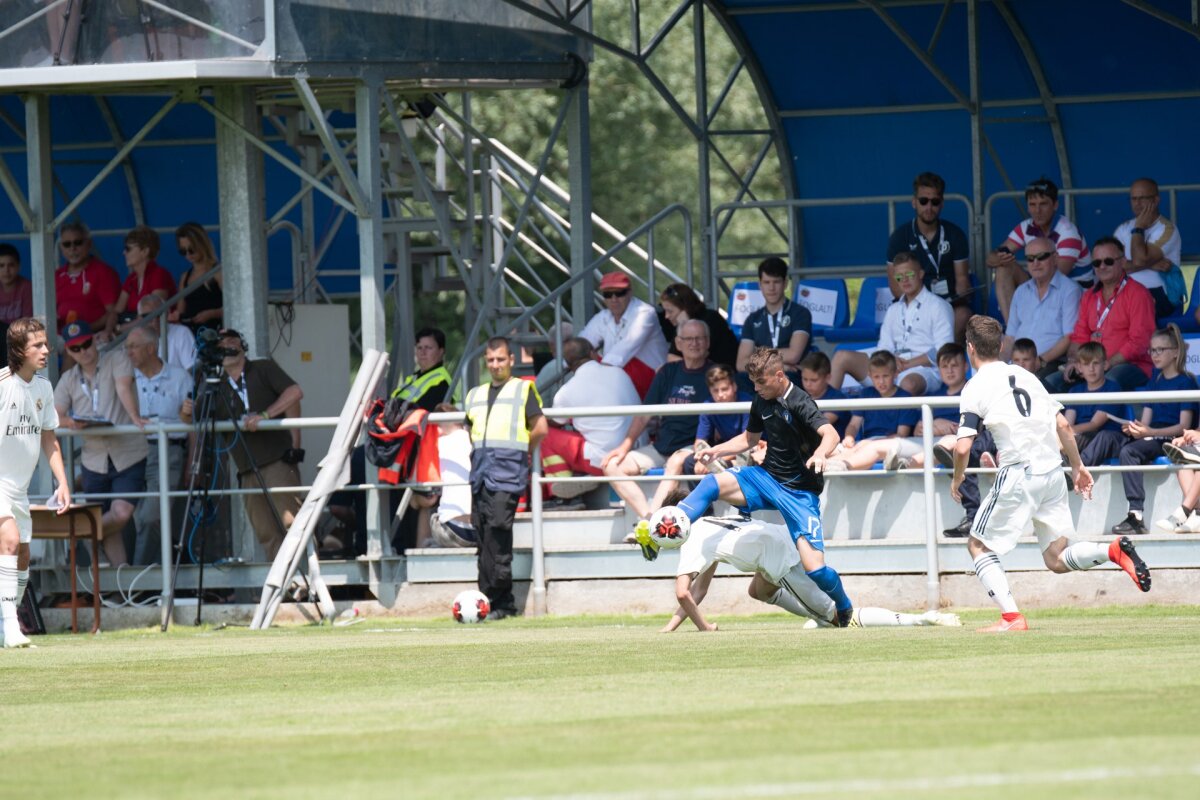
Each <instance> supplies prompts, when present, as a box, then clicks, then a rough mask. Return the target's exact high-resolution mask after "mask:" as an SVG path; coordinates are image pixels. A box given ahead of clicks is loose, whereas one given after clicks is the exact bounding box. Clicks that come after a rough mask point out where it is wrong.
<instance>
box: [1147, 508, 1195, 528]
mask: <svg viewBox="0 0 1200 800" xmlns="http://www.w3.org/2000/svg"><path fill="white" fill-rule="evenodd" d="M1192 516H1195V515H1192ZM1190 518H1191V517H1187V516H1184V514H1183V509H1182V508H1177V509H1175V510H1174V511H1172V512H1171V515H1170V516H1169V517H1167V518H1166V519H1156V520H1154V527H1156V528H1158V529H1160V530H1164V531H1167V532H1168V533H1189V532H1190V531H1188V530H1186V527H1185V526H1186V525H1187V524H1188V520H1189V519H1190Z"/></svg>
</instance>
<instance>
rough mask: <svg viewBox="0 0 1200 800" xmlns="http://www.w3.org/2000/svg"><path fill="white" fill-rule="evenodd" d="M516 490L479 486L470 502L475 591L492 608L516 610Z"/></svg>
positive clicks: (517, 496)
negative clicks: (476, 575)
mask: <svg viewBox="0 0 1200 800" xmlns="http://www.w3.org/2000/svg"><path fill="white" fill-rule="evenodd" d="M519 499H520V497H519V495H518V494H517V493H516V492H494V491H492V490H491V489H487V488H481V489H480V490H479V491H477V492H475V495H474V497H473V498H472V502H471V522H472V524H473V525H474V526H475V532H476V533H477V534H478V536H479V556H478V565H479V591H481V592H483V593H484V594H486V595H487V597H488V600H489V601H490V602H491V606H492V608H500V609H503V610H505V611H513V612H515V611H516V610H517V602H516V600H515V599H514V598H513V591H512V587H513V577H512V559H513V532H512V529H513V518H514V517H515V516H516V514H517V501H518V500H519Z"/></svg>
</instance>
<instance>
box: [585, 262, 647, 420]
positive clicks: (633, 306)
mask: <svg viewBox="0 0 1200 800" xmlns="http://www.w3.org/2000/svg"><path fill="white" fill-rule="evenodd" d="M600 294H602V295H603V296H604V305H605V310H604V311H601V312H600V313H599V314H597V315H596V316H594V317H592V318H591V319H590V320H588V324H587V327H585V328H584V329H583V330H582V331H581V332H580V334H579V335H580V336H581V337H583V338H584V339H587V340H588V341H589V342H591V343H592V346H593V347H595V348H596V349H598V350H600V351H602V352H603V353H604V357H603V358H602V359H601V361H602V362H603V363H605V364H608V365H610V366H614V367H621V368H622V369H624V370H625V372H626V373H627V374H628V375H629V377H630V378H631V379H632V380H633V385H634V386H635V387H636V388H637V390H638V395H639V396H640V397H641V398H642V399H643V400H644V399H645V398H646V392H647V391H649V389H650V382H651V381H653V380H654V373H655V372H657V371H658V368H659V367H661V366H662V365H663V364H665V363H666V361H667V340H666V339H664V338H663V334H662V328H661V326H659V324H658V313H657V312H656V311H655V310H654V306H652V305H650V304H649V303H645V302H643V301H642V300H639V299H638V298H636V297H634V296H633V290H632V289H630V285H629V276H628V275H626V274H625V273H624V272H609V273H606V274H605V275H604V277H603V278H601V279H600Z"/></svg>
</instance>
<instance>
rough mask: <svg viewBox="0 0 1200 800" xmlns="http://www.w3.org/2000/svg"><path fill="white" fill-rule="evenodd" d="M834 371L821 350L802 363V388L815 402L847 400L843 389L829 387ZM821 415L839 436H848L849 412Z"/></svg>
mask: <svg viewBox="0 0 1200 800" xmlns="http://www.w3.org/2000/svg"><path fill="white" fill-rule="evenodd" d="M832 371H833V366H832V365H831V364H830V362H829V356H827V355H825V354H824V353H822V352H821V351H819V350H818V351H817V352H815V353H809V354H808V355H806V356H805V357H804V360H803V361H801V362H800V388H802V389H803V390H804V391H806V392H808V396H809V397H811V398H812V399H813V400H845V399H846V395H844V394H842V390H841V389H835V388H833V387H832V386H830V385H829V373H830V372H832ZM821 413H822V414H824V415H825V419H827V420H829V424H830V425H832V426H833V427H834V428H835V429H836V430H837V432H838V436H845V435H846V426H847V425H849V424H850V412H849V411H822V412H821Z"/></svg>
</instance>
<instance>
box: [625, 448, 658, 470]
mask: <svg viewBox="0 0 1200 800" xmlns="http://www.w3.org/2000/svg"><path fill="white" fill-rule="evenodd" d="M625 458H628V459H632V460H633V463H635V464H637V467H638V470H639V471H640V472H641V473H642V474H643V475H645V474H646V473H647V472H649V471H650V470H652V469H655V468H657V467H661V466H663V465H665V464H666V463H667V457H666V456H664V455H663V454H662V453H660V452H658V451H657V450H655V449H654V445H651V444H648V445H646V446H645V447H639V448H638V449H637V450H630V451H629V453H628V454H627V455H626V456H625Z"/></svg>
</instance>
